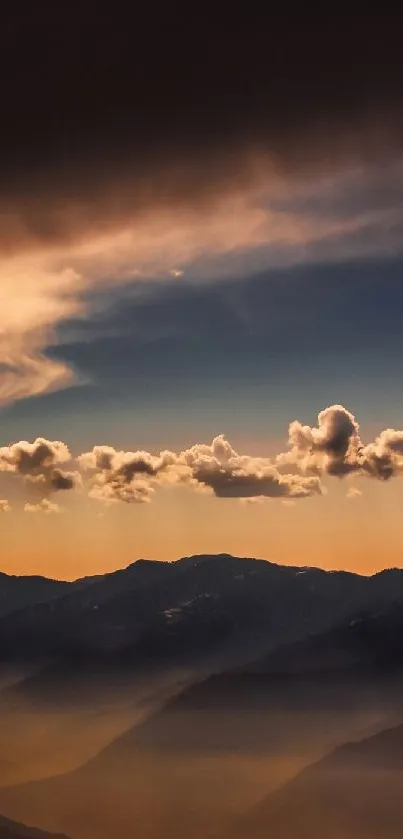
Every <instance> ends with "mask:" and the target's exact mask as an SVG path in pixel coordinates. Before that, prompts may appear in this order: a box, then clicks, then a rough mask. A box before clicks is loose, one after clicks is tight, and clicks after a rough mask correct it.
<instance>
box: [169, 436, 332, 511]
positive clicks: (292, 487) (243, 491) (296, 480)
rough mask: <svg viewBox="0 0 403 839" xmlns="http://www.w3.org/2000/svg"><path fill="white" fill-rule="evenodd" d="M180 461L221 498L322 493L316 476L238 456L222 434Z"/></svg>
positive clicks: (266, 461)
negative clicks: (289, 472)
mask: <svg viewBox="0 0 403 839" xmlns="http://www.w3.org/2000/svg"><path fill="white" fill-rule="evenodd" d="M178 462H179V464H181V463H184V464H186V466H188V467H189V468H190V470H191V478H192V479H193V480H194V481H196V482H197V483H200V484H204V485H205V486H207V487H210V488H211V489H212V490H213V492H214V494H215V495H216V496H217V497H219V498H253V497H255V496H265V497H267V498H305V497H307V496H310V495H315V494H320V492H321V485H320V481H319V479H318V478H317V477H316V476H315V477H314V476H310V477H305V476H302V475H298V474H288V475H284V474H281V473H280V472H279V470H278V469H277V467H276V466H275V464H273V462H272V461H271V460H270V459H269V458H262V457H251V456H250V455H239V454H238V453H237V452H236V451H235V450H234V449H233V448H232V446H231V444H230V443H229V442H228V440H226V439H225V437H224V436H223V435H219V436H218V437H215V438H214V440H213V442H212V443H211V445H203V444H198V445H196V446H193V447H192V448H190V449H188V450H187V451H184V452H182V453H181V454H180V455H179V456H178Z"/></svg>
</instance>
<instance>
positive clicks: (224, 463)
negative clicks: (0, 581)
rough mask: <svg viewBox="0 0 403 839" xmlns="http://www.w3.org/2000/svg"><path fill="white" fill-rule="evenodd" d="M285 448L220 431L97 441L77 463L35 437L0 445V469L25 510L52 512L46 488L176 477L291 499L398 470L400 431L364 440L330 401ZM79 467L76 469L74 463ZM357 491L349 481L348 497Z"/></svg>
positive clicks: (108, 492) (145, 494) (130, 490)
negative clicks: (129, 444) (251, 443)
mask: <svg viewBox="0 0 403 839" xmlns="http://www.w3.org/2000/svg"><path fill="white" fill-rule="evenodd" d="M288 444H289V447H288V451H286V452H283V453H281V454H279V455H277V457H275V458H274V459H271V458H268V457H259V456H252V455H248V454H240V453H239V452H237V451H236V450H235V449H234V447H233V446H232V445H231V443H230V442H229V441H228V440H227V439H226V437H225V436H224V435H222V434H220V435H218V436H217V437H215V438H214V439H213V440H212V442H211V443H196V444H195V445H194V446H191V447H190V448H188V449H184V450H183V451H179V452H173V451H161V452H160V453H159V454H152V453H151V452H148V451H143V450H134V451H124V450H118V449H115V448H113V447H112V446H106V445H105V446H103V445H97V446H94V447H93V449H92V450H91V451H87V452H84V453H83V454H81V455H79V456H78V457H77V458H76V467H77V468H76V470H75V471H66V469H65V466H66V464H67V463H68V462H69V461H71V460H72V456H71V453H70V451H69V448H68V446H67V445H66V444H65V443H63V442H61V441H50V440H46V439H45V438H41V437H39V438H37V439H36V440H35V441H33V442H32V443H30V442H27V441H24V440H23V441H20V442H18V443H14V444H12V445H10V446H4V447H2V448H0V472H8V473H11V474H15V475H18V476H20V478H22V480H23V481H24V482H25V483H26V484H27V485H28V486H29V487H30V488H31V492H32V491H35V492H36V493H37V494H38V496H39V502H38V503H37V502H36V501H35V502H32V503H31V501H30V502H29V503H28V504H27V506H26V509H27V511H34V510H35V511H36V510H38V509H41V510H43V511H45V512H52V511H53V512H54V511H55V510H54V505H52V503H51V502H49V496H50V495H51V494H52V493H53V492H56V491H63V490H71V489H74V488H76V487H77V486H81V485H82V484H83V483H84V484H85V486H86V489H87V491H88V494H89V495H90V496H91V497H92V498H95V499H97V500H99V501H103V502H104V503H106V504H112V503H117V502H124V503H126V504H142V503H147V502H149V501H151V500H152V498H153V495H154V494H155V492H156V491H157V490H158V488H159V487H163V486H165V487H168V486H171V487H173V486H175V485H183V486H187V487H189V489H195V490H198V491H204V492H210V493H211V494H213V495H215V496H216V497H217V498H233V499H235V498H236V499H240V500H243V501H246V502H248V501H256V502H257V501H261V500H262V499H264V498H274V499H275V498H278V499H280V500H281V501H283V502H284V501H285V502H292V501H293V500H298V499H301V498H308V497H311V496H315V495H324V494H325V493H326V486H323V485H322V480H321V479H322V477H324V476H327V477H337V478H343V477H345V476H349V475H350V476H363V475H366V476H367V477H370V478H374V479H377V480H381V481H386V480H388V479H390V478H392V477H394V476H397V475H400V474H403V431H398V430H395V429H391V428H387V429H385V430H384V431H382V432H381V433H380V434H379V435H378V436H377V437H376V438H375V440H373V441H372V442H370V443H367V444H364V443H363V442H362V440H361V437H360V429H359V424H358V422H357V420H356V418H355V417H354V415H353V414H352V413H351V412H350V411H348V410H347V408H345V407H344V406H343V405H331V406H329V407H328V408H326V409H325V410H323V411H321V412H320V413H319V415H318V422H317V425H316V426H309V425H304V424H303V423H301V422H300V421H299V420H294V421H293V422H291V424H290V426H289V438H288ZM78 470H79V471H78ZM359 494H360V490H358V489H357V488H356V487H355V486H354V487H351V488H350V489H349V491H348V493H347V495H348V497H349V498H357V497H358V495H359Z"/></svg>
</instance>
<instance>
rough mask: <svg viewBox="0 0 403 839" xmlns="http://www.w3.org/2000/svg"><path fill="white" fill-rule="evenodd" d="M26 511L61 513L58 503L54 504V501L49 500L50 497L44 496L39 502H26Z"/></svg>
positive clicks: (47, 513)
mask: <svg viewBox="0 0 403 839" xmlns="http://www.w3.org/2000/svg"><path fill="white" fill-rule="evenodd" d="M24 512H25V513H45V514H46V515H49V514H50V513H60V507H59V505H58V504H54V502H53V501H49V498H42V500H41V501H39V502H38V504H29V503H27V504H25V506H24Z"/></svg>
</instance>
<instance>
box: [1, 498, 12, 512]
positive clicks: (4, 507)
mask: <svg viewBox="0 0 403 839" xmlns="http://www.w3.org/2000/svg"><path fill="white" fill-rule="evenodd" d="M10 510H11V507H10V504H9V503H8V501H7V500H6V499H5V498H0V513H9V512H10Z"/></svg>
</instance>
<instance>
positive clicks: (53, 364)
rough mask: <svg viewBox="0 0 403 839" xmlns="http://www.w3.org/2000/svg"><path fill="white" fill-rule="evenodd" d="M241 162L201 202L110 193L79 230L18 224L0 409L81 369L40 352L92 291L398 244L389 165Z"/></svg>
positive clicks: (395, 168) (2, 258)
mask: <svg viewBox="0 0 403 839" xmlns="http://www.w3.org/2000/svg"><path fill="white" fill-rule="evenodd" d="M240 166H241V163H240ZM241 168H242V167H241ZM244 169H245V177H244V178H243V179H242V178H241V179H240V183H239V184H237V183H236V182H235V183H234V184H232V185H231V186H230V187H228V186H227V187H226V188H225V189H224V188H223V187H222V185H219V186H218V187H217V191H216V192H214V191H213V196H212V197H210V198H209V199H207V198H206V196H203V199H201V198H200V199H199V200H196V199H195V198H194V197H193V198H192V201H188V202H187V203H186V201H182V203H181V202H180V201H178V200H176V199H174V198H172V199H166V200H165V203H164V201H162V200H161V198H159V199H158V200H157V199H156V203H155V205H154V206H149V205H148V204H147V202H146V203H145V205H144V208H143V209H141V207H139V206H138V205H137V204H136V205H132V204H131V203H130V200H125V201H123V210H121V212H120V213H119V212H118V211H117V210H116V196H115V197H114V205H113V206H112V209H111V218H110V220H109V222H105V219H104V216H105V205H106V206H107V203H108V202H107V196H106V198H105V199H104V200H103V202H101V203H100V204H99V207H98V212H99V220H100V221H99V224H98V225H97V224H96V218H97V215H96V212H97V207H96V206H95V207H92V208H91V212H90V211H88V214H87V217H86V215H85V213H84V214H83V211H81V210H80V211H78V210H77V212H78V214H79V216H80V218H81V220H82V227H81V228H80V229H79V230H78V229H77V227H76V225H72V224H71V223H68V222H67V221H65V225H66V227H65V229H64V228H63V219H62V221H61V222H60V225H61V230H60V235H59V236H58V237H57V238H56V240H54V239H52V238H51V237H50V238H49V240H47V239H46V238H45V239H43V238H38V239H35V237H33V238H32V235H31V234H29V231H26V230H24V227H23V225H22V228H21V230H19V228H18V230H17V233H16V234H15V235H16V241H18V235H20V246H21V250H20V253H19V255H18V257H17V256H15V255H11V254H9V253H8V251H7V249H6V248H3V250H2V252H1V249H0V288H1V293H0V304H1V305H0V405H1V404H6V403H9V402H12V401H14V400H16V399H20V398H24V397H28V396H35V395H38V394H41V393H45V392H48V391H51V390H54V389H57V388H61V387H66V386H68V385H70V384H72V383H73V382H74V381H75V380H76V376H77V375H78V376H79V371H78V374H77V373H76V371H73V370H72V369H71V368H70V367H69V366H68V365H67V364H65V363H63V362H62V361H59V360H56V359H54V358H52V357H50V356H49V354H48V353H47V348H48V347H49V346H50V345H51V344H52V343H53V344H54V343H57V328H58V327H59V326H60V324H61V323H63V322H65V321H68V320H69V319H71V318H77V317H82V318H85V317H90V316H91V294H92V292H93V291H95V290H102V289H111V288H114V289H119V288H121V287H124V286H127V285H128V284H135V283H138V282H139V281H142V282H144V280H148V281H150V282H151V281H152V280H157V281H158V282H161V281H164V280H165V281H166V282H175V281H180V282H181V283H183V282H202V281H204V282H206V281H209V280H212V279H217V278H218V279H223V278H225V276H229V277H233V276H234V275H236V274H237V273H239V272H245V271H246V272H249V273H253V272H255V271H261V270H262V269H264V268H273V267H275V266H287V265H293V264H297V263H298V264H301V263H310V262H317V261H334V260H343V259H352V258H356V257H363V256H364V257H368V256H373V255H376V254H378V255H379V254H383V255H385V254H386V255H388V254H392V253H393V254H394V253H397V252H401V251H402V249H403V246H402V244H401V243H402V241H403V237H402V235H401V234H402V231H403V208H402V206H401V203H400V199H399V194H400V193H399V190H398V189H397V186H396V185H397V184H400V186H403V169H402V166H401V165H400V164H399V163H395V164H394V165H392V164H390V165H389V168H387V169H386V170H384V172H383V175H382V174H381V173H380V172H379V169H376V168H373V169H371V168H365V167H358V168H357V167H355V168H354V167H353V168H352V169H347V170H342V169H339V170H338V171H336V173H333V175H332V177H329V176H327V177H326V173H325V172H324V171H322V170H318V171H317V172H316V173H315V172H313V173H310V175H309V177H307V176H305V177H302V176H301V175H299V176H298V177H296V176H293V177H291V176H285V175H284V174H281V173H279V172H278V171H276V169H275V167H273V165H272V164H271V163H270V162H269V161H266V160H263V159H259V160H258V162H257V163H256V165H255V167H254V168H253V167H251V165H250V164H248V165H246V164H245V165H244ZM133 189H135V184H134V185H133ZM122 190H123V186H122ZM126 192H127V188H126ZM379 195H380V196H381V197H380V198H379V199H378V197H377V196H379ZM364 196H365V198H366V200H365V201H364ZM368 196H369V197H370V200H369V199H368ZM158 201H159V203H158ZM50 211H51V208H49V212H50ZM66 212H67V210H66ZM71 213H72V214H73V216H74V207H72V208H71ZM18 231H19V234H18ZM17 234H18V235H17ZM172 266H175V267H172ZM176 266H180V267H176Z"/></svg>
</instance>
